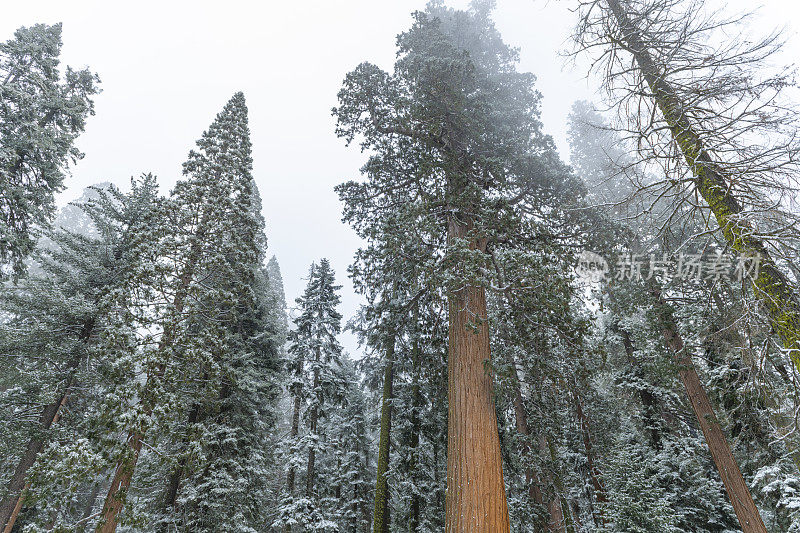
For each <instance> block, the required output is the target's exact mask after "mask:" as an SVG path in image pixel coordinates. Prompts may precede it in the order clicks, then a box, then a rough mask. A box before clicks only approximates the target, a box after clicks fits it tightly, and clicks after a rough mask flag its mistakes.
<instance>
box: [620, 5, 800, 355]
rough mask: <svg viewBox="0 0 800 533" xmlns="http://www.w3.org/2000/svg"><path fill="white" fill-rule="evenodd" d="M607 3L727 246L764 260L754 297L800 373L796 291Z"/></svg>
mask: <svg viewBox="0 0 800 533" xmlns="http://www.w3.org/2000/svg"><path fill="white" fill-rule="evenodd" d="M606 1H607V2H608V6H609V8H610V9H611V12H612V14H613V16H614V18H615V20H616V21H617V24H618V25H619V26H620V28H621V30H622V39H623V41H624V46H625V48H626V50H627V51H628V52H630V53H631V54H632V55H633V57H634V60H635V61H636V64H637V66H638V68H639V71H640V72H641V74H642V77H643V78H644V80H645V82H646V83H647V85H648V86H649V87H650V90H651V91H652V95H653V99H654V100H655V104H656V106H657V107H658V109H659V111H660V112H661V114H662V116H663V117H664V120H665V121H666V123H667V125H668V126H669V130H670V132H671V134H672V137H673V139H674V140H675V142H676V144H677V146H678V147H679V148H680V151H681V153H682V154H683V157H684V159H685V160H686V163H687V164H688V165H689V168H690V169H691V171H692V174H693V176H694V187H695V189H696V191H697V193H698V194H699V195H700V196H701V197H702V198H703V200H705V202H706V203H707V204H708V206H709V208H710V209H711V212H712V213H713V214H714V217H715V219H716V221H717V224H718V225H719V228H720V231H721V232H722V235H723V236H724V238H725V241H726V242H727V243H728V245H729V246H730V247H731V248H732V249H734V250H736V251H737V252H739V253H740V254H742V256H744V257H745V258H750V259H755V258H758V260H759V269H758V272H757V274H756V275H755V276H754V277H752V278H751V280H750V281H751V284H752V287H753V292H754V294H755V295H756V297H758V298H759V300H760V301H761V302H762V304H763V305H764V307H765V308H766V309H767V311H768V313H769V317H770V322H771V325H772V326H773V328H774V329H775V331H776V332H777V334H778V335H779V336H780V338H781V341H782V343H783V346H784V348H785V349H786V350H787V352H788V353H789V357H790V358H791V360H792V362H793V363H794V365H795V367H797V369H798V370H800V300H798V296H797V293H796V291H795V289H794V287H792V285H791V283H790V282H789V280H788V278H787V277H786V276H785V275H784V274H783V272H781V270H780V269H779V268H778V267H777V265H776V264H775V261H774V260H773V259H772V257H771V255H770V254H769V251H768V250H767V247H766V245H765V243H764V241H763V240H762V239H760V238H759V237H758V236H757V235H756V233H755V232H754V231H753V228H752V227H751V226H750V225H749V224H747V223H746V222H745V221H743V220H741V217H740V216H739V215H741V213H742V212H743V208H742V204H741V202H740V200H739V199H738V198H737V197H735V196H734V195H733V193H732V192H731V189H730V183H729V179H726V175H725V171H724V169H723V168H722V166H721V165H720V164H718V163H717V162H715V161H714V159H713V157H712V155H711V153H710V152H709V150H708V148H707V146H706V143H705V142H704V140H703V139H702V138H701V136H700V135H699V134H698V133H697V131H696V129H695V127H694V126H693V124H692V123H691V122H690V121H689V119H688V117H687V116H686V114H685V113H684V112H683V109H684V108H685V102H682V101H681V100H680V99H679V97H678V95H677V93H676V91H675V90H674V89H673V87H672V86H671V85H670V84H669V82H668V81H667V80H666V79H665V78H664V74H663V72H662V69H659V68H658V66H657V65H656V63H655V62H654V60H653V58H652V57H651V55H650V53H649V50H648V47H647V46H646V44H645V42H644V40H643V39H642V37H641V35H640V33H639V31H638V29H637V28H636V27H635V25H634V24H633V23H632V22H631V21H630V19H629V17H628V16H627V13H626V12H625V9H624V7H623V4H622V3H621V2H620V0H606Z"/></svg>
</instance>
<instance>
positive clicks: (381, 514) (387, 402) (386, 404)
mask: <svg viewBox="0 0 800 533" xmlns="http://www.w3.org/2000/svg"><path fill="white" fill-rule="evenodd" d="M394 345H395V334H394V332H390V333H389V340H388V342H387V343H386V361H385V367H384V371H383V397H382V399H381V433H380V442H379V444H378V479H377V481H376V482H375V512H374V513H373V526H372V531H373V532H374V533H389V524H390V516H389V513H390V511H389V480H388V479H387V477H386V473H387V472H388V470H389V449H390V448H391V438H392V382H393V381H394Z"/></svg>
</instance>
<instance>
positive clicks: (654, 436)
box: [616, 326, 661, 450]
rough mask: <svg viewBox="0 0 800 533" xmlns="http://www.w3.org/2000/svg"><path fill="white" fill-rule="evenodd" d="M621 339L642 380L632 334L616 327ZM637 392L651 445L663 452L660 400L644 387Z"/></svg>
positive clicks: (630, 361)
mask: <svg viewBox="0 0 800 533" xmlns="http://www.w3.org/2000/svg"><path fill="white" fill-rule="evenodd" d="M616 330H617V331H618V332H619V334H620V337H622V345H623V347H624V349H625V355H626V356H627V357H628V362H629V363H630V364H631V365H632V366H633V367H634V369H635V371H636V377H637V378H640V379H641V378H642V375H641V374H642V370H641V366H640V365H639V362H638V361H637V360H636V357H635V356H634V350H633V341H632V340H631V336H630V333H628V331H627V330H626V329H624V328H620V327H618V326H617V327H616ZM636 391H637V392H638V393H639V400H640V401H641V402H642V407H643V410H644V423H645V426H646V428H645V429H646V431H647V433H648V435H649V437H650V444H652V446H653V449H655V450H661V431H660V430H659V428H658V422H657V417H656V413H657V411H658V400H657V399H656V397H655V396H654V395H653V393H652V392H650V391H649V390H647V389H646V388H644V387H641V386H637V387H636Z"/></svg>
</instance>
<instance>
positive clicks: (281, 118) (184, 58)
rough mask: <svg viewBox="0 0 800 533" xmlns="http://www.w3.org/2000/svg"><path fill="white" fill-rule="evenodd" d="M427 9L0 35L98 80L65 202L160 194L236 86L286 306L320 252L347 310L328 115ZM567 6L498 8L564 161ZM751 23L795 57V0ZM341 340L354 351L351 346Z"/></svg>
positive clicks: (233, 8) (348, 238)
mask: <svg viewBox="0 0 800 533" xmlns="http://www.w3.org/2000/svg"><path fill="white" fill-rule="evenodd" d="M447 4H448V5H451V6H453V7H465V6H466V5H467V4H468V2H465V1H458V2H456V1H450V2H447ZM726 5H728V6H732V7H734V8H736V7H741V8H744V7H752V3H745V2H738V1H737V2H727V3H726ZM424 6H425V1H424V0H418V1H410V0H404V1H393V2H374V1H365V0H348V1H341V0H338V1H337V0H333V1H325V2H322V1H315V2H285V3H281V4H277V3H274V2H268V3H267V2H247V1H241V0H239V1H228V2H184V1H180V2H175V1H172V2H154V1H140V2H136V3H122V2H102V1H48V2H40V1H28V2H25V3H23V2H15V3H13V4H10V3H6V5H4V6H3V8H2V17H0V39H2V40H6V39H8V38H10V37H11V35H12V33H13V31H14V30H15V29H16V28H17V27H19V26H22V25H32V24H35V23H39V22H44V23H55V22H62V23H63V24H64V28H63V39H64V48H63V55H62V57H63V63H64V64H68V65H71V66H73V67H83V66H87V65H88V66H90V67H91V68H92V69H93V70H94V71H95V72H97V73H98V74H99V76H100V78H101V80H102V89H103V92H102V94H100V95H99V96H98V97H97V98H96V112H97V115H96V116H95V117H91V118H90V119H89V121H88V125H87V128H86V132H85V134H83V135H82V136H81V137H80V139H79V142H78V146H79V148H80V149H81V150H82V151H84V152H85V154H86V157H85V158H84V159H83V160H82V161H80V162H79V163H78V164H77V165H75V166H74V167H73V169H72V176H71V177H70V178H69V179H68V180H67V186H68V188H67V190H66V191H65V192H64V193H62V194H61V195H60V196H59V204H60V205H64V204H65V203H66V202H68V201H70V200H72V199H74V198H76V197H77V196H78V195H79V194H80V191H81V189H82V188H83V187H85V186H87V185H91V184H93V183H96V182H99V181H111V182H113V183H115V184H117V185H119V186H121V187H125V186H126V183H127V182H128V181H129V179H130V177H131V176H133V175H138V174H140V173H142V172H153V173H154V174H156V175H157V176H158V177H159V180H160V183H161V184H162V191H163V192H168V190H169V189H170V188H171V187H172V185H173V184H174V183H175V181H176V179H178V178H179V177H180V169H181V163H182V162H183V161H184V159H185V158H186V154H187V152H188V151H189V149H190V148H191V147H192V146H193V144H194V141H195V140H196V139H197V138H198V137H199V136H200V134H201V133H202V131H203V130H204V129H205V128H206V127H207V126H208V125H209V124H210V123H211V121H212V119H213V118H214V115H215V114H216V113H217V112H218V111H219V110H220V109H221V108H222V106H223V105H224V103H225V102H226V101H227V100H228V99H229V98H230V96H231V95H232V94H233V93H234V92H235V91H238V90H242V91H244V93H245V96H246V97H247V101H248V105H249V109H250V127H251V131H252V141H253V146H254V167H255V168H254V170H255V172H254V175H255V178H256V181H257V183H258V186H259V189H260V191H261V195H262V197H263V205H264V216H265V218H266V221H267V236H268V238H269V247H270V249H269V254H270V255H271V254H275V255H276V256H277V257H278V260H279V262H280V265H281V268H282V271H283V277H284V283H285V287H286V294H287V301H288V303H289V305H290V307H291V306H292V305H293V303H294V299H295V298H296V297H297V296H298V295H299V294H300V293H301V292H302V290H303V287H304V285H305V281H304V279H303V278H304V277H305V275H306V273H307V271H308V266H309V264H310V263H311V262H312V261H314V260H316V259H319V258H320V257H328V258H329V259H330V260H331V263H332V264H333V266H334V268H335V269H336V272H337V276H338V280H339V283H341V284H342V285H343V286H344V287H343V290H342V297H343V305H342V308H341V311H342V313H343V314H344V316H345V318H346V319H347V318H349V317H351V316H352V315H353V314H354V312H355V311H356V309H357V308H358V305H359V303H360V299H359V297H358V296H357V295H356V294H354V292H353V290H352V287H351V285H350V283H349V280H348V279H347V276H346V271H347V265H348V264H349V263H350V261H351V259H352V256H353V252H354V251H355V249H356V248H357V247H358V245H359V241H358V239H357V237H356V236H355V234H354V233H353V232H352V231H351V230H350V229H349V227H347V226H346V225H344V224H342V223H341V220H340V213H341V207H340V204H339V202H338V199H337V197H336V194H335V193H334V191H333V187H334V186H335V185H336V184H338V183H340V182H342V181H344V180H346V179H350V178H355V177H357V176H358V174H359V168H360V166H361V165H362V163H363V162H364V159H365V156H364V155H363V154H361V153H359V151H358V148H357V147H349V148H348V147H345V145H344V143H343V142H342V140H340V139H337V138H336V136H335V134H334V122H333V119H332V117H331V116H330V109H331V107H333V106H334V105H335V104H336V93H337V92H338V90H339V86H340V84H341V81H342V79H343V77H344V75H345V74H346V73H347V72H348V71H349V70H351V69H352V68H353V67H355V66H356V65H357V64H358V63H360V62H361V61H370V62H373V63H377V64H378V65H380V66H381V67H383V68H385V69H391V65H392V62H393V59H394V53H395V48H394V45H395V35H396V34H398V33H399V32H401V31H403V30H405V29H406V28H408V27H409V25H410V23H411V12H412V11H414V10H417V9H422V8H424ZM569 7H570V2H569V1H566V0H564V1H549V2H547V1H540V0H500V1H499V2H498V6H497V9H496V12H495V21H496V24H497V26H498V28H499V30H500V32H501V33H502V35H503V37H504V39H505V40H506V42H508V43H510V44H512V45H513V46H517V47H519V48H520V58H521V65H520V69H521V70H525V71H530V72H533V73H534V74H536V75H537V76H538V88H539V90H540V91H541V93H542V95H543V108H542V111H543V112H542V117H543V121H544V126H545V130H546V131H547V132H549V133H550V134H551V135H552V136H553V137H554V139H555V141H556V143H557V146H558V147H559V150H560V151H561V153H562V157H564V158H565V159H567V157H568V150H567V141H566V116H567V114H568V112H569V108H570V106H571V105H572V103H573V102H574V101H575V100H576V99H595V98H596V97H597V95H596V94H595V84H594V83H593V81H592V80H588V81H587V79H586V77H585V74H586V70H587V67H586V65H584V64H577V65H572V64H571V63H569V62H568V61H567V60H566V59H565V58H564V57H563V56H562V55H561V54H560V52H561V51H562V50H565V49H567V48H568V47H569V34H570V27H571V24H572V13H571V12H570V10H569ZM760 16H761V18H760V21H759V23H758V29H759V30H761V29H772V28H774V27H778V26H783V25H786V26H787V35H788V37H789V44H788V47H787V51H786V57H787V59H788V60H790V61H793V58H796V57H800V45H798V40H797V37H796V36H795V35H794V28H796V27H797V26H798V25H800V7H798V6H797V5H796V2H794V1H792V0H780V1H779V0H771V1H770V2H769V4H768V5H765V6H763V7H762V9H761V11H760ZM343 341H344V344H345V347H346V348H347V349H348V350H349V351H350V352H351V353H352V355H354V356H355V357H358V356H359V354H358V349H357V347H356V343H355V341H354V339H353V338H352V337H350V336H345V338H344V339H343Z"/></svg>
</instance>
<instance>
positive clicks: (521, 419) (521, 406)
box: [509, 361, 544, 505]
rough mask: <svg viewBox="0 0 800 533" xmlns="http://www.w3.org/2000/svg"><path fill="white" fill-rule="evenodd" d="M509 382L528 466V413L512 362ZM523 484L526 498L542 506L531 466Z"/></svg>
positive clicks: (540, 486) (536, 476)
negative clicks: (526, 493)
mask: <svg viewBox="0 0 800 533" xmlns="http://www.w3.org/2000/svg"><path fill="white" fill-rule="evenodd" d="M509 367H510V368H511V380H512V382H513V387H514V402H513V403H514V421H515V425H516V428H517V433H519V434H520V435H522V437H523V441H522V450H521V453H520V455H522V460H523V462H527V463H528V464H529V465H530V464H531V463H532V462H533V461H532V459H533V458H532V457H531V456H530V455H531V445H530V437H531V432H530V427H529V426H528V413H527V411H526V410H525V402H524V400H523V398H522V387H521V385H520V382H519V374H518V373H517V366H516V363H515V362H514V361H511V362H510V365H509ZM525 484H526V485H527V486H528V498H530V500H531V501H532V502H534V503H536V504H537V505H544V496H543V495H542V482H541V480H540V479H539V476H538V475H537V474H536V471H535V470H534V469H533V467H532V466H528V467H527V468H526V469H525Z"/></svg>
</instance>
